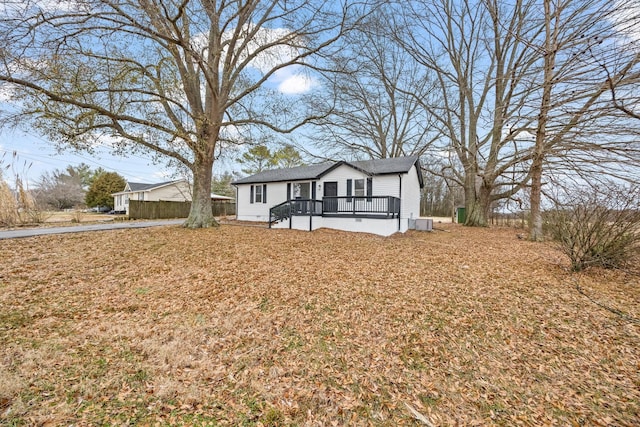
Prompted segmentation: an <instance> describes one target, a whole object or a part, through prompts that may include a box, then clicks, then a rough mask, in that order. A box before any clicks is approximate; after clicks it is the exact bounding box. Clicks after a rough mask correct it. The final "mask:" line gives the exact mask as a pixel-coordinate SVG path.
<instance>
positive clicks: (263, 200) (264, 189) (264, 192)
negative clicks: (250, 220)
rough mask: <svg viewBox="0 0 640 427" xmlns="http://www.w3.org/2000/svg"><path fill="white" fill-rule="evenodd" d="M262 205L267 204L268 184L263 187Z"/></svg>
mask: <svg viewBox="0 0 640 427" xmlns="http://www.w3.org/2000/svg"><path fill="white" fill-rule="evenodd" d="M262 203H267V184H264V185H263V186H262Z"/></svg>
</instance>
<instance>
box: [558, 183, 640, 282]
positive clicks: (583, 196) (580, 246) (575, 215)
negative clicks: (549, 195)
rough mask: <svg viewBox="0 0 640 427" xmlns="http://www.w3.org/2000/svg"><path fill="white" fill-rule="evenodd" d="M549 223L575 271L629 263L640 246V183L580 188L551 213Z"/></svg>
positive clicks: (619, 266)
mask: <svg viewBox="0 0 640 427" xmlns="http://www.w3.org/2000/svg"><path fill="white" fill-rule="evenodd" d="M547 227H548V232H549V233H550V234H551V236H552V237H553V238H554V239H555V240H556V241H557V242H558V243H559V245H560V249H561V250H562V252H564V253H565V254H566V255H567V256H568V257H569V259H570V260H571V268H572V269H573V270H574V271H580V270H583V269H585V268H587V267H589V266H600V267H604V268H621V267H626V266H627V265H629V264H630V261H632V259H633V257H634V256H635V254H636V253H637V250H638V247H639V246H640V187H634V188H625V187H619V186H615V185H608V186H606V187H603V188H597V189H593V188H589V189H588V190H581V191H577V192H575V193H574V194H572V195H571V197H570V198H569V199H568V201H566V202H564V203H557V204H556V208H555V209H554V210H553V211H551V212H549V213H548V214H547Z"/></svg>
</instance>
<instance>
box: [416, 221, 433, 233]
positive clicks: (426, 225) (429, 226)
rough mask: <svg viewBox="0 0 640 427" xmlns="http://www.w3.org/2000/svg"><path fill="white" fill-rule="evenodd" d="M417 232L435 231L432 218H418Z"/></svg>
mask: <svg viewBox="0 0 640 427" xmlns="http://www.w3.org/2000/svg"><path fill="white" fill-rule="evenodd" d="M416 230H418V231H433V219H431V218H417V219H416Z"/></svg>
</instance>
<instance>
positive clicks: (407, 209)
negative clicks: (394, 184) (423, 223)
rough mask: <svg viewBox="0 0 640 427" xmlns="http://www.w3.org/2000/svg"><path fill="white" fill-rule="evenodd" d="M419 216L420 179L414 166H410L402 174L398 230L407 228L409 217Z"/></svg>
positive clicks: (402, 230)
mask: <svg viewBox="0 0 640 427" xmlns="http://www.w3.org/2000/svg"><path fill="white" fill-rule="evenodd" d="M419 216H420V181H419V180H418V173H417V172H416V167H415V165H414V166H411V169H410V170H409V173H408V174H407V175H403V176H402V204H401V207H400V219H401V221H400V231H401V232H403V233H404V232H405V231H407V230H408V228H409V218H418V217H419Z"/></svg>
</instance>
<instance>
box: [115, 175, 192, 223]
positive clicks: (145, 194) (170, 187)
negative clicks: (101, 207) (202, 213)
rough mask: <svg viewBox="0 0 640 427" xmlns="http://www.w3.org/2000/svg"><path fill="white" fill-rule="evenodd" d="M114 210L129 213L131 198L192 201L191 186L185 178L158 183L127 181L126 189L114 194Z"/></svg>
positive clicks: (152, 200)
mask: <svg viewBox="0 0 640 427" xmlns="http://www.w3.org/2000/svg"><path fill="white" fill-rule="evenodd" d="M112 196H113V199H114V204H113V210H114V211H117V212H126V213H127V215H128V214H129V200H140V201H151V202H157V201H171V202H190V201H191V186H190V185H189V182H188V181H187V180H185V179H181V180H177V181H167V182H160V183H157V184H141V183H139V182H127V185H126V186H125V188H124V190H122V191H120V192H118V193H114V194H112Z"/></svg>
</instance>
